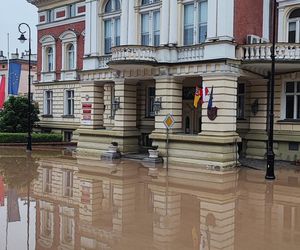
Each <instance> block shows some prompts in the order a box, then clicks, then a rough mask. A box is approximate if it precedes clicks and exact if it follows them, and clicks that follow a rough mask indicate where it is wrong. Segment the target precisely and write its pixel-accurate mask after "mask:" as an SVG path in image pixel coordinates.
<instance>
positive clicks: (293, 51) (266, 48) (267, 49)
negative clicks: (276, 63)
mask: <svg viewBox="0 0 300 250" xmlns="http://www.w3.org/2000/svg"><path fill="white" fill-rule="evenodd" d="M271 48H272V44H271V43H261V44H249V45H242V46H240V47H239V48H238V51H237V58H238V59H241V60H244V61H260V60H271ZM275 56H276V59H277V60H297V59H300V44H295V43H277V44H276V48H275Z"/></svg>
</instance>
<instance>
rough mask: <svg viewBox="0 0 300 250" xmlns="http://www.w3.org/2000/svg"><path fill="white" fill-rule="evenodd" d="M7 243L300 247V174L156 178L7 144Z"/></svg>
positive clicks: (1, 224)
mask: <svg viewBox="0 0 300 250" xmlns="http://www.w3.org/2000/svg"><path fill="white" fill-rule="evenodd" d="M0 158H1V159H0V249H1V250H2V249H3V250H4V249H5V250H6V249H8V250H22V249H84V250H91V249H97V250H98V249H99V250H102V249H103V250H108V249H116V250H119V249H120V250H121V249H122V250H129V249H130V250H132V249H133V250H135V249H137V250H150V249H151V250H152V249H170V250H173V249H174V250H190V249H191V250H213V249H235V250H244V249H251V250H252V249H255V250H259V249H262V250H265V249H278V250H279V249H280V250H282V249H289V250H291V249H300V171H299V169H296V168H293V169H280V170H277V171H276V177H277V178H276V180H275V181H274V182H267V181H265V179H264V172H263V171H259V170H254V169H247V168H241V169H238V170H233V171H227V172H216V171H211V170H201V171H200V170H198V171H195V169H194V172H191V169H193V168H189V169H188V170H190V171H183V170H182V169H181V168H180V167H176V170H175V167H174V168H173V167H172V166H171V167H170V170H169V172H168V174H166V172H165V171H164V170H163V169H161V170H159V171H158V172H157V173H154V174H153V173H152V174H151V175H149V169H148V168H145V167H143V165H142V164H141V163H139V162H135V161H119V162H114V163H112V162H110V163H108V162H103V161H98V160H88V159H74V158H71V157H68V156H63V154H62V152H60V151H47V152H46V151H37V150H34V151H33V152H32V154H31V155H29V154H26V152H25V151H24V150H22V149H19V150H16V149H6V150H4V149H0Z"/></svg>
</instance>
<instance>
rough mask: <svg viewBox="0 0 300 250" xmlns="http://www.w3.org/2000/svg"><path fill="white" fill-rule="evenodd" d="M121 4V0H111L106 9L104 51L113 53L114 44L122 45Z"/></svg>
mask: <svg viewBox="0 0 300 250" xmlns="http://www.w3.org/2000/svg"><path fill="white" fill-rule="evenodd" d="M120 11H121V6H120V1H119V0H109V1H108V2H107V3H106V5H105V10H104V12H105V13H104V17H103V21H104V53H105V54H109V53H111V48H112V47H113V46H119V45H120V34H121V31H120V30H121V19H120V16H121V12H120Z"/></svg>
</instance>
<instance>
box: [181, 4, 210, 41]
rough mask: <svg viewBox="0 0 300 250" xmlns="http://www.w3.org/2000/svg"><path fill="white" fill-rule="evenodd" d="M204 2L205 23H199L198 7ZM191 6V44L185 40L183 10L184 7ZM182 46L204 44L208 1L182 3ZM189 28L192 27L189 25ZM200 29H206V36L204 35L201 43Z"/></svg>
mask: <svg viewBox="0 0 300 250" xmlns="http://www.w3.org/2000/svg"><path fill="white" fill-rule="evenodd" d="M203 2H206V21H204V22H201V16H200V10H201V9H200V6H201V3H203ZM188 5H191V6H193V32H192V35H193V37H192V42H189V43H187V42H186V41H187V39H186V36H185V34H186V32H185V30H186V29H185V27H186V25H185V8H186V6H188ZM182 16H183V18H182V29H183V30H182V44H183V46H192V45H196V44H202V43H205V41H206V38H207V27H208V0H196V1H185V2H183V8H182ZM189 26H191V27H192V25H191V24H190V25H189ZM201 27H202V28H203V27H205V29H206V35H205V39H204V40H203V41H201V37H200V35H201V32H200V30H201Z"/></svg>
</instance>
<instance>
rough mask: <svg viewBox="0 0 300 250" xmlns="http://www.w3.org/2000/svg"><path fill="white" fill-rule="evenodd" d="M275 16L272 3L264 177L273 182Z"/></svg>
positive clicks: (275, 8)
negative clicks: (270, 64) (265, 167)
mask: <svg viewBox="0 0 300 250" xmlns="http://www.w3.org/2000/svg"><path fill="white" fill-rule="evenodd" d="M276 15H277V1H276V0H274V1H273V23H272V26H273V34H272V48H271V59H272V67H271V79H270V106H269V109H268V110H269V112H268V118H269V119H268V120H269V127H268V145H267V146H268V147H267V169H266V176H265V178H266V179H267V180H274V179H275V174H274V160H275V154H274V151H273V134H274V132H273V128H274V85H275V46H276Z"/></svg>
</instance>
